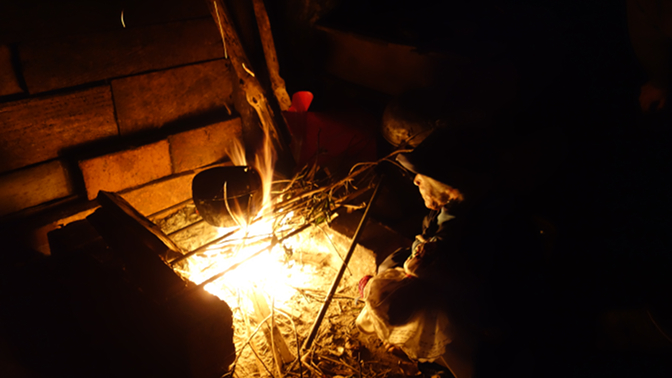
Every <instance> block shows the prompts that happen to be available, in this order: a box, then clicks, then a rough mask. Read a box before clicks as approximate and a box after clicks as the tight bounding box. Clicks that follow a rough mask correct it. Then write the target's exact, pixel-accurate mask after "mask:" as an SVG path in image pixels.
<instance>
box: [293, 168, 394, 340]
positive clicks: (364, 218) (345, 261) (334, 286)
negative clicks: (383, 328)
mask: <svg viewBox="0 0 672 378" xmlns="http://www.w3.org/2000/svg"><path fill="white" fill-rule="evenodd" d="M382 182H383V180H382V177H381V178H380V179H379V180H378V183H377V184H376V187H375V188H374V189H373V194H372V195H371V199H370V200H369V204H368V205H367V206H366V210H364V215H362V219H361V220H360V222H359V225H358V226H357V230H356V231H355V235H354V236H353V237H352V243H351V244H350V249H349V250H348V253H347V254H346V255H345V259H343V264H342V265H341V269H340V270H339V271H338V274H337V275H336V278H335V279H334V282H333V284H332V285H331V289H330V290H329V294H327V298H326V299H325V301H324V304H323V305H322V308H321V309H320V313H319V314H318V315H317V319H315V323H314V324H313V328H312V329H311V330H310V334H308V338H307V339H306V341H305V342H304V343H303V349H304V350H305V349H310V347H311V345H312V344H313V340H315V336H316V335H317V330H318V329H319V328H320V324H321V323H322V320H323V319H324V315H326V313H327V310H328V309H329V304H330V303H331V300H332V299H333V297H334V294H335V293H336V289H337V288H338V284H339V283H340V282H341V278H343V273H345V269H346V268H347V267H348V262H350V258H351V257H352V254H353V252H354V251H355V247H356V246H357V240H358V239H359V237H360V235H361V234H362V230H363V229H364V225H365V224H366V221H367V219H368V217H369V211H370V210H371V205H372V204H373V202H374V201H375V200H376V196H377V195H378V189H380V184H381V183H382Z"/></svg>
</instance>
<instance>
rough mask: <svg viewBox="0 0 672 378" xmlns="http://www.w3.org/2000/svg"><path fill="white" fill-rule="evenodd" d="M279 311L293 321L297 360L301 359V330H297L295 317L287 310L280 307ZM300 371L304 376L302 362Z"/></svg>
mask: <svg viewBox="0 0 672 378" xmlns="http://www.w3.org/2000/svg"><path fill="white" fill-rule="evenodd" d="M278 313H280V314H281V315H284V316H286V317H287V319H289V322H290V323H292V328H294V336H295V337H296V361H300V360H301V344H300V343H299V331H297V330H296V324H295V323H294V319H292V317H291V316H290V315H289V314H288V313H286V312H285V311H283V310H281V309H278ZM299 372H300V374H301V378H303V368H302V366H301V364H299Z"/></svg>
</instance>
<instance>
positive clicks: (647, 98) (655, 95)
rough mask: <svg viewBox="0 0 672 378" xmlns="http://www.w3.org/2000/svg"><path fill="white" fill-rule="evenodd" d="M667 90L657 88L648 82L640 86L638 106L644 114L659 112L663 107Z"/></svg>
mask: <svg viewBox="0 0 672 378" xmlns="http://www.w3.org/2000/svg"><path fill="white" fill-rule="evenodd" d="M666 99H667V89H664V88H658V87H657V86H655V85H653V83H651V82H650V81H649V82H647V83H646V84H644V85H642V88H641V91H640V93H639V106H640V107H641V108H642V111H643V112H644V113H649V112H651V111H656V110H661V109H662V108H663V107H664V106H665V101H666Z"/></svg>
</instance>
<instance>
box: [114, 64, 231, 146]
mask: <svg viewBox="0 0 672 378" xmlns="http://www.w3.org/2000/svg"><path fill="white" fill-rule="evenodd" d="M228 71H229V69H228V67H227V65H226V62H225V61H224V60H216V61H212V62H207V63H201V64H195V65H190V66H185V67H179V68H172V69H169V70H165V71H159V72H153V73H148V74H144V75H138V76H132V77H126V78H123V79H117V80H113V81H112V93H113V95H114V103H115V106H116V110H117V120H118V122H119V130H120V132H121V134H122V135H127V134H132V133H135V132H138V131H143V130H148V129H155V128H159V127H161V126H164V125H167V124H175V123H180V122H189V121H190V120H191V121H192V122H198V121H199V118H208V117H209V118H213V116H217V115H219V116H221V115H228V114H229V112H228V110H227V109H231V108H232V107H233V99H232V93H233V87H232V84H231V75H229V73H228Z"/></svg>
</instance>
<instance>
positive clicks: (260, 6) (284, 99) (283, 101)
mask: <svg viewBox="0 0 672 378" xmlns="http://www.w3.org/2000/svg"><path fill="white" fill-rule="evenodd" d="M253 3H254V15H255V17H256V18H257V26H258V27H259V35H260V37H261V45H262V47H263V48H264V57H265V58H266V68H268V76H269V78H270V79H271V87H272V88H273V94H275V98H276V99H277V100H278V104H279V105H280V110H282V111H286V110H287V109H289V107H290V106H292V100H291V99H290V98H289V94H288V93H287V88H285V81H284V80H283V79H282V77H280V65H279V64H278V54H277V53H276V51H275V43H274V42H273V33H271V22H270V21H269V19H268V13H266V6H264V0H253Z"/></svg>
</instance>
